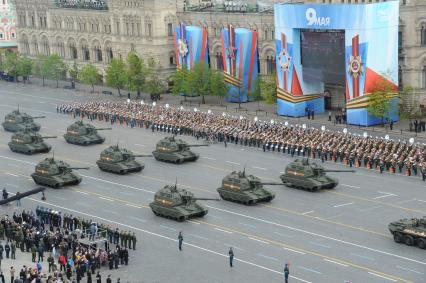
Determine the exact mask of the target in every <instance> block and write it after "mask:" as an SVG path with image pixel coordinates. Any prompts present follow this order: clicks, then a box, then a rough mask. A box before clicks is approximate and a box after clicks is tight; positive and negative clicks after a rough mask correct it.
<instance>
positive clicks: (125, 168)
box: [96, 145, 152, 174]
mask: <svg viewBox="0 0 426 283" xmlns="http://www.w3.org/2000/svg"><path fill="white" fill-rule="evenodd" d="M151 156H152V155H142V154H134V153H133V152H131V151H130V150H127V149H125V148H120V147H119V146H118V145H112V146H110V147H108V148H106V149H104V150H103V151H102V152H101V156H100V159H99V160H98V161H96V164H97V165H98V167H99V169H101V170H102V171H106V172H111V173H116V174H126V173H130V172H140V171H142V170H143V169H144V168H145V165H144V164H143V163H139V162H138V161H136V160H135V157H151Z"/></svg>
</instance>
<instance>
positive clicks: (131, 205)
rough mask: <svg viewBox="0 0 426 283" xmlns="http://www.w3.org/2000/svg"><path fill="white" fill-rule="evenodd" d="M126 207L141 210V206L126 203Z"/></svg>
mask: <svg viewBox="0 0 426 283" xmlns="http://www.w3.org/2000/svg"><path fill="white" fill-rule="evenodd" d="M126 205H127V206H130V207H135V208H142V207H141V206H137V205H133V204H130V203H126Z"/></svg>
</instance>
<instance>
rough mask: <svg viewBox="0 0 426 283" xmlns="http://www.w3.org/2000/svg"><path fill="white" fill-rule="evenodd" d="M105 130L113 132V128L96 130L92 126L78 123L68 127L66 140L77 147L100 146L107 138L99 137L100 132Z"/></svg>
mask: <svg viewBox="0 0 426 283" xmlns="http://www.w3.org/2000/svg"><path fill="white" fill-rule="evenodd" d="M103 130H112V128H95V127H94V126H93V125H91V124H87V123H83V121H77V122H75V123H73V124H71V125H69V126H68V128H67V132H66V133H65V134H64V139H65V140H66V141H67V142H68V143H71V144H76V145H90V144H100V143H103V142H104V141H105V138H104V137H103V136H101V135H99V134H98V131H103Z"/></svg>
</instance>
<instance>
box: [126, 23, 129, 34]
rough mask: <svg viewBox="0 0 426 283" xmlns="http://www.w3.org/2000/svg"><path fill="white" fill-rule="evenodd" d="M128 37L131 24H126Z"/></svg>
mask: <svg viewBox="0 0 426 283" xmlns="http://www.w3.org/2000/svg"><path fill="white" fill-rule="evenodd" d="M126 35H129V23H126Z"/></svg>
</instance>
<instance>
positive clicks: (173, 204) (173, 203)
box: [149, 185, 219, 221]
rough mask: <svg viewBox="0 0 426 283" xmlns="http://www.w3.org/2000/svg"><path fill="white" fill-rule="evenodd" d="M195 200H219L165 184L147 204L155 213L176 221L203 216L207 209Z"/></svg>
mask: <svg viewBox="0 0 426 283" xmlns="http://www.w3.org/2000/svg"><path fill="white" fill-rule="evenodd" d="M197 200H219V199H213V198H196V197H194V194H193V193H191V192H190V191H188V190H186V189H182V188H178V187H177V185H167V186H165V187H164V188H162V189H161V190H159V191H158V192H157V193H155V196H154V201H153V202H151V203H150V204H149V206H150V207H151V210H152V212H154V214H155V215H157V216H161V217H165V218H170V219H173V220H176V221H185V220H187V219H189V218H193V217H203V216H204V215H206V214H207V212H208V210H207V209H206V208H205V207H203V206H201V205H200V204H198V203H197V202H196V201H197Z"/></svg>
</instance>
